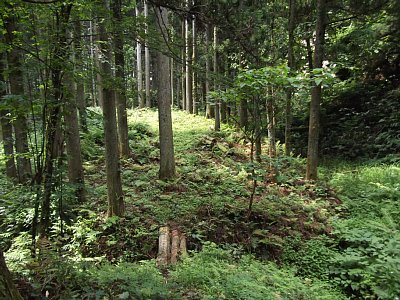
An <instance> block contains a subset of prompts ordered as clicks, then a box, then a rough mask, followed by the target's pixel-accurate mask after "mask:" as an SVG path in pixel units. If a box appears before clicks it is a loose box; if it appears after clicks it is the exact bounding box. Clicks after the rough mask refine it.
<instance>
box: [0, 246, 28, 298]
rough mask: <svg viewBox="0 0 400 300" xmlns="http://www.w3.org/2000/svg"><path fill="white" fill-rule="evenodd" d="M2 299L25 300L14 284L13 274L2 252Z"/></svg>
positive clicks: (0, 280)
mask: <svg viewBox="0 0 400 300" xmlns="http://www.w3.org/2000/svg"><path fill="white" fill-rule="evenodd" d="M0 299H4V300H23V298H22V296H21V294H20V293H19V291H18V290H17V288H16V287H15V285H14V283H13V280H12V276H11V273H10V271H9V270H8V268H7V265H6V262H5V260H4V255H3V251H0Z"/></svg>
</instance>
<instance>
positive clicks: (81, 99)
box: [74, 19, 88, 132]
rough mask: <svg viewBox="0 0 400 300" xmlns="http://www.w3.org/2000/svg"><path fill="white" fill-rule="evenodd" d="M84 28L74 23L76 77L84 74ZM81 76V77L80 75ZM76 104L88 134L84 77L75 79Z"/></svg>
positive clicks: (77, 21) (82, 124)
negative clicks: (82, 36)
mask: <svg viewBox="0 0 400 300" xmlns="http://www.w3.org/2000/svg"><path fill="white" fill-rule="evenodd" d="M81 35H82V28H81V22H80V20H78V19H77V20H75V21H74V55H75V68H74V69H75V76H76V75H77V74H80V73H82V72H83V68H82V64H83V59H82V38H81ZM78 76H79V75H78ZM75 91H76V104H77V106H78V110H79V120H80V126H81V128H82V130H83V131H85V132H87V131H88V128H87V120H86V119H87V118H86V117H87V114H86V99H85V85H84V79H83V77H79V78H75Z"/></svg>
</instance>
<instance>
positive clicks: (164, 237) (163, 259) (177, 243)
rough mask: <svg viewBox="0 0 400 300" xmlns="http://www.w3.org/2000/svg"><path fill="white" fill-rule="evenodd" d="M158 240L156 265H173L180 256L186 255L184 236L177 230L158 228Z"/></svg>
mask: <svg viewBox="0 0 400 300" xmlns="http://www.w3.org/2000/svg"><path fill="white" fill-rule="evenodd" d="M159 232H160V235H159V238H158V255H157V265H158V266H166V265H168V264H171V265H175V264H176V263H177V262H178V260H179V257H180V256H183V255H186V253H187V250H186V235H185V234H183V233H182V232H180V231H179V230H178V229H173V230H171V229H170V228H169V226H163V227H161V228H160V231H159Z"/></svg>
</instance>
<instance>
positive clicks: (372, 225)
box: [331, 166, 400, 299]
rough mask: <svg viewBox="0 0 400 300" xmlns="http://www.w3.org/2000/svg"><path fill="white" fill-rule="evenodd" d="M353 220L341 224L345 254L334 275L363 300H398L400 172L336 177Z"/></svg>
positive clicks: (377, 170)
mask: <svg viewBox="0 0 400 300" xmlns="http://www.w3.org/2000/svg"><path fill="white" fill-rule="evenodd" d="M331 182H332V184H334V185H335V186H337V187H340V192H341V194H342V195H343V196H342V199H343V201H344V204H345V205H346V207H347V209H348V213H349V216H350V218H349V219H347V220H343V221H340V222H338V223H337V225H336V226H335V227H336V228H335V229H336V234H337V235H338V237H339V238H340V244H341V245H342V247H343V248H344V249H343V252H342V253H341V254H339V255H337V256H336V257H335V258H334V260H333V263H334V265H333V266H334V267H333V269H332V274H333V275H334V276H335V280H336V281H337V282H338V284H340V285H341V286H343V287H344V288H346V289H347V290H348V291H349V292H351V293H353V294H355V295H358V296H359V297H362V298H371V297H374V296H377V297H379V298H380V299H395V298H396V297H399V291H400V280H399V278H400V276H399V275H400V273H399V270H400V255H399V252H398V249H399V246H400V227H399V225H398V223H397V222H396V221H395V220H398V218H399V216H400V209H399V205H398V204H399V201H400V185H399V182H400V168H399V167H398V166H364V167H360V168H359V169H358V170H357V171H356V172H342V173H338V174H337V175H335V176H334V177H333V179H332V181H331Z"/></svg>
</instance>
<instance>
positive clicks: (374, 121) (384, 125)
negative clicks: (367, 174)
mask: <svg viewBox="0 0 400 300" xmlns="http://www.w3.org/2000/svg"><path fill="white" fill-rule="evenodd" d="M390 88H391V87H390V86H388V85H386V84H380V83H377V82H375V83H365V84H364V83H363V84H359V83H350V84H347V85H344V86H343V88H342V89H338V90H337V91H336V92H335V94H334V95H333V96H332V98H331V101H330V102H328V103H326V104H325V105H324V108H325V113H324V115H325V116H324V118H323V124H322V125H323V128H326V130H324V131H323V135H322V143H321V149H322V151H323V153H325V154H328V155H332V156H341V157H346V158H360V157H361V158H381V157H384V156H385V155H387V154H391V153H399V151H400V139H399V136H398V132H399V130H400V127H399V126H400V116H399V114H398V111H400V93H399V91H397V90H393V91H390ZM328 129H329V130H328Z"/></svg>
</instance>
